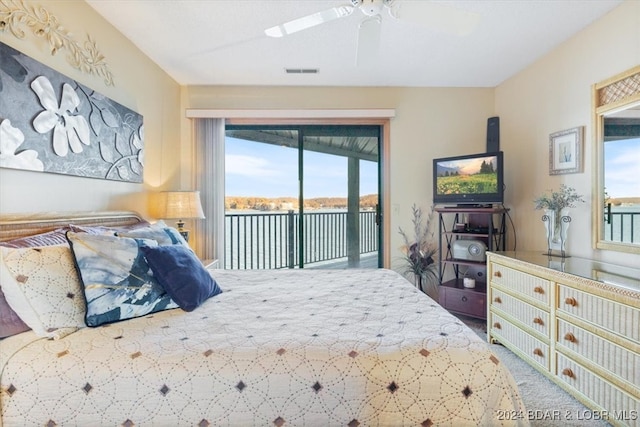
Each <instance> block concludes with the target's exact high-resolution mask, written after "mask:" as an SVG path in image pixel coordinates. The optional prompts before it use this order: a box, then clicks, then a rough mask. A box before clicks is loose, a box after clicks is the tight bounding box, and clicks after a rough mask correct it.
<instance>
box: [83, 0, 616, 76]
mask: <svg viewBox="0 0 640 427" xmlns="http://www.w3.org/2000/svg"><path fill="white" fill-rule="evenodd" d="M86 1H87V3H88V4H89V5H91V6H92V7H93V8H94V9H95V10H96V11H97V12H98V13H99V14H101V15H102V16H104V18H106V19H107V20H108V21H109V22H111V23H112V24H113V25H114V26H115V27H116V28H117V29H118V30H119V31H120V32H122V33H123V34H124V35H125V36H126V37H127V38H129V39H130V40H131V41H132V42H133V43H134V44H135V45H136V46H138V47H139V48H140V49H141V50H142V51H143V52H144V53H146V54H147V55H148V56H149V57H150V58H151V59H152V60H153V61H154V62H156V63H157V64H158V65H159V66H160V67H161V68H162V69H164V70H165V71H166V72H167V73H168V74H169V75H170V76H172V77H173V78H174V79H175V80H176V81H177V82H178V83H180V84H182V85H304V86H441V87H494V86H497V85H498V84H500V83H501V82H503V81H504V80H506V79H508V78H509V77H511V76H513V75H514V74H516V73H518V72H519V71H521V70H522V69H524V68H526V67H527V66H528V65H530V64H531V63H533V62H534V61H535V60H536V59H538V58H540V57H541V56H543V55H544V54H545V53H547V52H549V51H551V50H552V49H554V48H555V47H556V46H558V45H560V44H561V43H562V42H564V41H565V40H567V39H569V38H570V37H571V36H572V35H574V34H576V33H577V32H579V31H580V30H581V29H583V28H584V27H586V26H588V25H589V24H590V23H591V22H593V21H595V20H597V19H598V18H600V17H601V16H603V15H605V14H606V13H607V12H609V11H610V10H611V9H613V8H615V7H616V6H618V5H619V4H620V3H621V2H622V0H581V1H578V0H475V1H473V0H463V1H438V2H437V3H442V4H445V5H447V6H450V7H452V8H458V9H464V10H467V11H471V12H474V13H478V14H479V15H480V22H479V24H478V26H477V27H476V28H475V30H474V31H473V32H472V33H471V34H469V35H467V36H463V37H459V36H455V35H451V34H447V33H444V32H439V31H437V30H434V29H432V28H431V29H430V28H425V27H423V26H419V25H417V24H413V23H410V22H407V21H403V20H395V19H393V18H391V17H390V16H389V15H388V14H386V13H383V15H382V24H381V25H382V26H381V35H380V37H381V44H380V53H379V58H378V61H377V62H376V63H375V64H374V65H373V66H368V67H357V66H356V64H355V58H356V47H357V35H358V26H359V24H360V22H361V21H362V20H363V18H364V15H363V14H362V12H361V11H360V10H355V11H354V12H353V13H352V14H351V15H350V16H348V17H345V18H341V19H337V20H334V21H331V22H328V23H325V24H323V25H320V26H317V27H314V28H310V29H307V30H304V31H301V32H298V33H295V34H291V35H288V36H286V37H283V38H271V37H267V36H266V35H265V34H264V30H265V29H266V28H269V27H272V26H275V25H278V24H282V23H284V22H286V21H290V20H293V19H296V18H300V17H302V16H305V15H309V14H312V13H316V12H319V11H323V10H326V9H328V8H331V7H334V6H341V5H344V4H350V1H349V0H337V1H335V0H155V1H151V0H86ZM409 1H430V0H396V2H409ZM98 43H99V41H98ZM585 49H588V46H585ZM285 68H318V69H319V70H320V71H319V73H318V74H313V75H305V74H302V75H301V74H293V75H292V74H286V73H285V71H284V70H285Z"/></svg>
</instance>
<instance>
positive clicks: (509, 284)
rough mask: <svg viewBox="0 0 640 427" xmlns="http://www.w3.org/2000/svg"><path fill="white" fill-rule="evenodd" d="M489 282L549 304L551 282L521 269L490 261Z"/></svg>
mask: <svg viewBox="0 0 640 427" xmlns="http://www.w3.org/2000/svg"><path fill="white" fill-rule="evenodd" d="M490 271H491V277H490V280H491V283H492V284H494V285H498V286H501V287H502V288H505V289H509V290H510V291H512V292H516V293H518V294H521V295H524V296H526V297H527V298H531V299H532V300H534V301H538V302H541V303H542V304H544V305H545V306H550V304H551V301H550V296H549V295H550V290H551V284H550V282H549V281H548V280H546V279H543V278H541V277H537V276H533V275H531V274H528V273H523V272H522V271H518V270H514V269H512V268H509V267H505V266H504V265H501V264H496V263H491V268H490Z"/></svg>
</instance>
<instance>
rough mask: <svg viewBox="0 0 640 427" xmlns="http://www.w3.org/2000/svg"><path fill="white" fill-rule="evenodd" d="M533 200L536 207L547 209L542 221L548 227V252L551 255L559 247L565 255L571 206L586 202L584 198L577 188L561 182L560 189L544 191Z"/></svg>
mask: <svg viewBox="0 0 640 427" xmlns="http://www.w3.org/2000/svg"><path fill="white" fill-rule="evenodd" d="M533 202H534V203H535V208H536V209H543V210H544V211H545V214H544V215H543V216H542V221H543V222H544V224H545V229H546V237H547V249H548V254H549V255H551V250H552V249H559V250H560V251H561V252H562V256H563V257H564V256H565V244H566V240H567V232H568V229H569V223H570V222H571V216H570V215H569V208H574V207H576V203H579V202H580V203H584V198H583V197H582V195H580V194H578V193H577V192H576V190H575V188H573V187H568V186H567V185H565V184H561V185H560V190H559V191H551V192H550V193H544V194H542V195H540V196H538V197H537V198H536V199H534V201H533Z"/></svg>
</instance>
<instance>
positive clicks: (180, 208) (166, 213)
mask: <svg viewBox="0 0 640 427" xmlns="http://www.w3.org/2000/svg"><path fill="white" fill-rule="evenodd" d="M158 216H159V217H160V218H163V219H177V220H178V221H177V222H176V225H177V226H178V227H177V228H178V231H179V232H180V234H181V235H182V237H184V239H185V240H186V241H187V242H188V241H189V230H186V229H185V228H184V221H183V220H185V219H193V218H200V219H202V218H204V212H203V211H202V204H201V203H200V192H199V191H163V192H161V193H159V197H158Z"/></svg>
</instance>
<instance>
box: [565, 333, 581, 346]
mask: <svg viewBox="0 0 640 427" xmlns="http://www.w3.org/2000/svg"><path fill="white" fill-rule="evenodd" d="M564 339H565V340H567V341H569V342H573V343H575V342H577V341H578V340H577V339H576V336H575V335H573V334H572V333H571V332H567V333H566V334H565V336H564Z"/></svg>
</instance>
